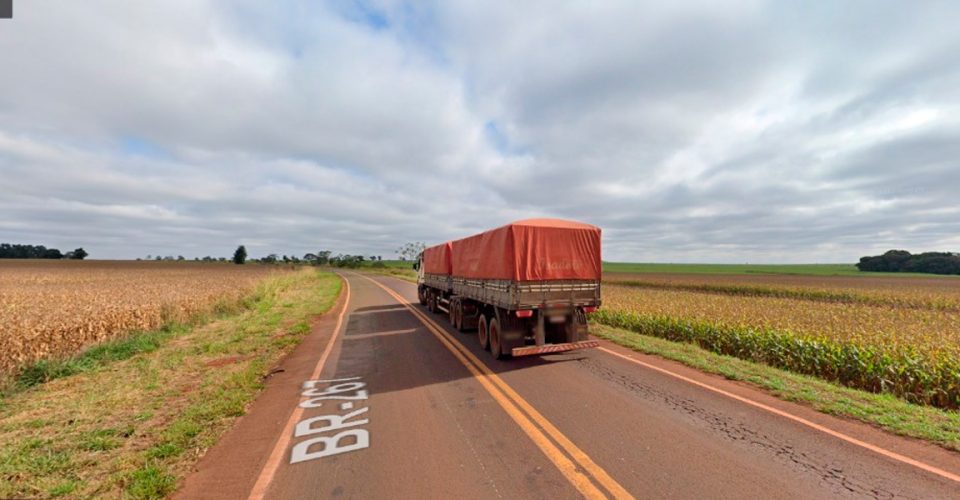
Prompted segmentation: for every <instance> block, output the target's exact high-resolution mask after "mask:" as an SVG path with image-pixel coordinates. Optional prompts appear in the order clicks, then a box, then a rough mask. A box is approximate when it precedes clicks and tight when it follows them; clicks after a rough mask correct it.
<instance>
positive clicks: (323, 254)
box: [317, 250, 331, 266]
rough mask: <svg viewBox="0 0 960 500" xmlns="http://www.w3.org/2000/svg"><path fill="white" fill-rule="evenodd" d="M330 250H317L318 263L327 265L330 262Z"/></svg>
mask: <svg viewBox="0 0 960 500" xmlns="http://www.w3.org/2000/svg"><path fill="white" fill-rule="evenodd" d="M330 253H331V252H330V250H320V251H319V252H317V264H318V265H321V266H325V265H327V264H329V263H330Z"/></svg>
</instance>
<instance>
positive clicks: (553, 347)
mask: <svg viewBox="0 0 960 500" xmlns="http://www.w3.org/2000/svg"><path fill="white" fill-rule="evenodd" d="M598 345H600V342H599V341H597V340H584V341H582V342H567V343H564V344H547V345H540V346H537V345H531V346H526V347H514V348H513V349H512V350H511V351H510V354H512V355H513V356H514V357H520V356H534V355H536V354H550V353H554V352H564V351H573V350H576V349H589V348H591V347H597V346H598Z"/></svg>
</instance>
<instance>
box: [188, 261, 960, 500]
mask: <svg viewBox="0 0 960 500" xmlns="http://www.w3.org/2000/svg"><path fill="white" fill-rule="evenodd" d="M344 278H345V279H346V280H347V282H348V285H349V286H348V290H349V294H345V295H344V297H342V298H341V301H340V304H339V305H338V306H337V307H336V308H335V309H334V311H332V312H331V313H330V314H327V315H325V316H323V317H322V318H320V319H319V320H318V321H317V322H316V323H315V324H314V325H313V332H312V333H311V334H310V335H309V336H308V337H307V338H306V339H305V340H304V342H303V343H302V344H301V345H300V346H298V347H297V348H296V349H295V351H294V352H293V353H292V354H291V355H290V356H288V357H287V358H285V359H284V360H283V362H282V363H281V365H280V366H279V367H278V371H277V373H276V374H274V375H272V376H271V377H270V379H269V380H268V381H267V384H266V388H265V390H264V392H263V393H262V394H261V395H260V396H259V397H258V399H257V400H256V402H254V404H253V405H252V406H251V408H250V409H249V412H248V413H247V415H245V416H244V417H242V418H241V419H239V420H238V422H237V424H236V425H235V426H234V427H233V428H232V429H231V431H229V432H228V433H227V435H226V436H225V437H224V438H223V439H222V440H221V441H220V442H219V443H218V444H217V445H216V446H214V447H213V448H212V449H211V450H209V451H208V453H207V454H206V455H205V456H204V458H203V459H202V460H201V462H200V463H199V464H198V467H197V470H196V471H195V472H194V473H192V474H191V475H190V476H188V477H187V479H186V480H185V482H184V484H182V485H181V488H180V490H179V491H178V493H177V496H178V497H179V498H291V499H292V498H297V499H300V498H327V497H343V498H551V499H553V498H582V497H587V498H595V497H630V496H633V497H636V498H651V497H652V498H744V497H755V498H826V497H853V498H878V497H879V498H894V497H904V498H960V481H957V480H956V478H958V477H960V455H957V454H955V453H952V452H948V451H946V450H943V449H941V448H938V447H935V446H932V445H928V444H925V443H921V442H917V441H913V440H908V439H903V438H898V437H895V436H890V435H888V434H886V433H883V432H880V431H878V430H876V429H873V428H872V427H869V426H866V425H862V424H859V423H855V422H850V421H847V420H842V419H838V418H834V417H830V416H827V415H822V414H820V413H817V412H815V411H812V410H810V409H808V408H806V407H803V406H800V405H796V404H791V403H787V402H783V401H779V400H777V399H775V398H772V397H770V396H768V395H766V394H764V393H762V392H759V391H757V390H754V389H753V388H751V387H748V386H746V385H743V384H738V383H734V382H730V381H727V380H725V379H723V378H720V377H715V376H711V375H707V374H703V373H700V372H697V371H695V370H692V369H689V368H687V367H684V366H681V365H679V364H676V363H672V362H668V361H664V360H661V359H658V358H655V357H651V356H644V355H640V354H637V353H633V352H631V351H628V350H625V349H622V348H620V347H618V346H614V345H612V344H609V343H603V344H602V349H591V350H584V351H575V352H570V353H563V354H557V355H549V356H542V357H529V358H519V359H512V360H505V361H496V360H493V359H492V357H491V356H490V355H489V353H486V352H483V351H482V350H481V349H480V348H479V345H478V342H477V341H476V337H475V335H474V334H465V333H458V332H456V331H454V330H453V329H452V328H450V327H449V324H448V322H447V321H446V318H445V317H443V316H439V315H432V314H430V313H428V312H426V310H425V309H424V308H422V307H420V306H419V305H418V304H416V288H415V286H414V285H412V284H410V283H407V282H403V281H400V280H396V279H393V278H388V277H379V276H377V277H370V276H363V275H359V274H355V273H346V274H344ZM347 295H349V299H348V298H347ZM338 320H339V321H338ZM635 361H640V363H637V362H635ZM329 380H334V381H329ZM864 445H866V446H864ZM271 457H272V458H271ZM291 462H293V463H291Z"/></svg>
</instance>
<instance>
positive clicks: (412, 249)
mask: <svg viewBox="0 0 960 500" xmlns="http://www.w3.org/2000/svg"><path fill="white" fill-rule="evenodd" d="M424 248H427V244H426V243H424V242H422V241H414V242H410V243H407V244H405V245H403V246H402V247H400V248H398V249H397V253H398V254H400V260H416V259H417V256H419V255H420V253H421V252H423V249H424Z"/></svg>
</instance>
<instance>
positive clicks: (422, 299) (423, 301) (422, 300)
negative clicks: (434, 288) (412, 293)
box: [417, 286, 427, 306]
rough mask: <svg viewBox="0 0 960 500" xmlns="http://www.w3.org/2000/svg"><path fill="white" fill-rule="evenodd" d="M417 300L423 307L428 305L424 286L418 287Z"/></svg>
mask: <svg viewBox="0 0 960 500" xmlns="http://www.w3.org/2000/svg"><path fill="white" fill-rule="evenodd" d="M417 300H419V301H420V305H421V306H425V305H427V294H426V290H425V289H424V288H423V287H422V286H419V287H417Z"/></svg>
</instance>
